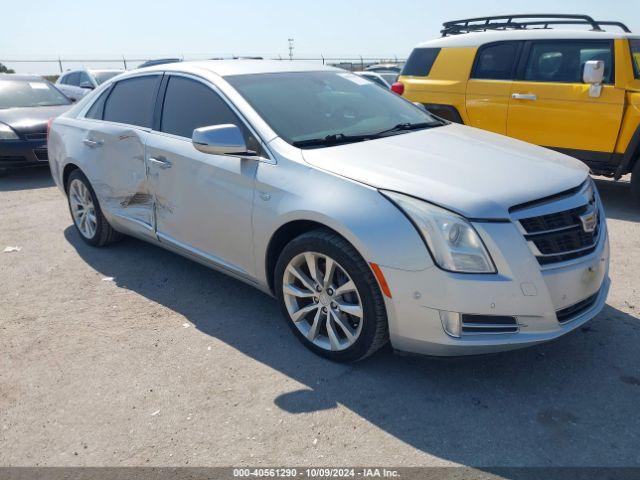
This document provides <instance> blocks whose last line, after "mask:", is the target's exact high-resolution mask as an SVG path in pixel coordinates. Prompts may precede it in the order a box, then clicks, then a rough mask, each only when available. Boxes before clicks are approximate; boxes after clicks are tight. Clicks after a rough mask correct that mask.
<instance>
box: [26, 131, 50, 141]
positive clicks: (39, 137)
mask: <svg viewBox="0 0 640 480" xmlns="http://www.w3.org/2000/svg"><path fill="white" fill-rule="evenodd" d="M24 137H25V138H26V139H27V140H46V139H47V133H46V132H42V133H27V134H25V136H24Z"/></svg>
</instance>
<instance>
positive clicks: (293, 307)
mask: <svg viewBox="0 0 640 480" xmlns="http://www.w3.org/2000/svg"><path fill="white" fill-rule="evenodd" d="M330 262H332V263H330ZM331 264H333V265H334V268H333V269H332V268H330V267H329V268H327V266H328V265H331ZM310 265H313V269H314V270H315V271H316V275H315V280H312V278H313V277H314V276H313V275H312V273H311V267H310ZM327 269H329V271H331V272H333V274H330V275H329V277H330V278H329V283H328V284H327V282H326V271H327ZM300 273H302V276H299V275H300ZM349 281H351V283H350V282H349ZM309 283H311V285H309ZM274 285H275V287H276V296H277V298H278V302H279V303H280V308H281V309H282V314H283V315H284V317H285V318H286V320H287V323H288V324H289V326H290V327H291V329H292V331H293V332H294V333H295V335H296V336H297V337H298V339H299V340H300V341H301V342H302V343H303V344H304V345H305V346H306V347H307V348H309V349H310V350H312V351H313V352H315V353H316V354H318V355H320V356H322V357H325V358H328V359H330V360H333V361H337V362H355V361H358V360H362V359H364V358H366V357H368V356H370V355H372V354H373V353H374V352H375V351H376V350H378V349H379V348H381V347H382V346H384V345H385V344H386V343H387V341H388V339H389V333H388V323H387V313H386V308H385V304H384V299H383V298H382V293H381V292H380V288H379V286H378V282H377V281H376V279H375V277H374V275H373V272H372V271H371V269H370V268H369V265H368V264H367V263H366V262H365V261H364V259H363V258H362V257H361V256H360V254H359V253H358V252H357V250H356V249H355V248H354V247H353V246H352V245H351V244H350V243H349V242H347V241H346V240H345V239H344V238H342V237H341V236H339V235H337V234H336V233H333V232H330V231H327V230H322V229H319V230H313V231H311V232H308V233H305V234H303V235H301V236H299V237H297V238H295V239H294V240H292V241H291V242H290V243H289V244H288V245H287V246H286V247H285V248H284V249H283V251H282V253H281V254H280V258H279V259H278V262H277V264H276V268H275V278H274ZM309 287H311V288H313V290H312V289H311V288H309ZM318 288H319V289H320V290H318ZM310 294H311V295H310ZM299 314H300V315H301V316H299ZM358 314H359V315H360V316H358ZM294 317H296V319H297V321H294ZM330 327H331V330H332V331H331V332H330V330H329V328H330ZM330 333H333V335H331V334H330Z"/></svg>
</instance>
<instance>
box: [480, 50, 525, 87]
mask: <svg viewBox="0 0 640 480" xmlns="http://www.w3.org/2000/svg"><path fill="white" fill-rule="evenodd" d="M519 49H520V43H516V42H509V43H506V42H505V43H498V44H494V45H487V46H485V47H482V48H481V49H480V50H479V52H478V56H477V57H476V63H475V65H474V67H473V72H472V73H471V78H477V79H483V80H512V79H513V78H514V76H515V66H516V58H517V56H518V50H519Z"/></svg>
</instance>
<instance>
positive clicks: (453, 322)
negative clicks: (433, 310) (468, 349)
mask: <svg viewBox="0 0 640 480" xmlns="http://www.w3.org/2000/svg"><path fill="white" fill-rule="evenodd" d="M440 321H441V322H442V328H444V331H445V332H447V334H448V335H451V336H452V337H456V338H460V333H461V332H462V322H461V321H460V314H459V313H457V312H445V311H442V310H440Z"/></svg>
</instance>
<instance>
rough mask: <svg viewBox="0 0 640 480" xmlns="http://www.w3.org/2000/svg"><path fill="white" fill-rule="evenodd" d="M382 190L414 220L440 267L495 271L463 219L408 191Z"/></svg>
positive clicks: (463, 271) (477, 237) (475, 233)
mask: <svg viewBox="0 0 640 480" xmlns="http://www.w3.org/2000/svg"><path fill="white" fill-rule="evenodd" d="M383 193H384V195H386V196H387V197H389V198H390V199H391V200H392V201H393V202H394V203H395V204H396V205H397V206H398V207H399V208H400V209H402V211H404V213H405V214H407V215H408V216H409V218H410V219H411V220H413V223H415V225H416V226H417V228H418V230H419V231H420V234H421V235H422V238H424V241H425V243H426V244H427V246H428V248H429V251H430V252H431V255H432V256H433V259H434V260H435V262H436V263H437V264H438V266H440V268H443V269H445V270H450V271H452V272H461V273H496V267H495V265H494V264H493V261H492V260H491V257H490V256H489V252H487V249H486V248H485V247H484V245H483V243H482V240H480V236H479V235H478V233H477V232H476V231H475V229H474V228H473V226H472V225H471V224H470V223H469V222H468V221H467V220H466V219H464V218H463V217H461V216H460V215H456V214H455V213H453V212H450V211H448V210H445V209H443V208H440V207H436V206H435V205H432V204H430V203H427V202H424V201H422V200H418V199H416V198H413V197H409V196H407V195H402V194H400V193H395V192H383Z"/></svg>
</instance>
